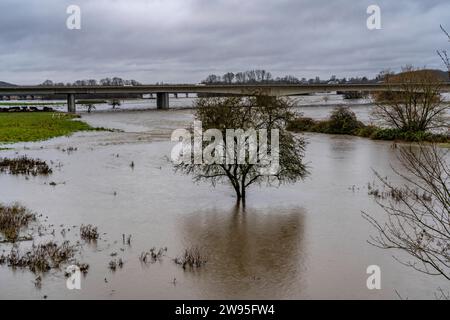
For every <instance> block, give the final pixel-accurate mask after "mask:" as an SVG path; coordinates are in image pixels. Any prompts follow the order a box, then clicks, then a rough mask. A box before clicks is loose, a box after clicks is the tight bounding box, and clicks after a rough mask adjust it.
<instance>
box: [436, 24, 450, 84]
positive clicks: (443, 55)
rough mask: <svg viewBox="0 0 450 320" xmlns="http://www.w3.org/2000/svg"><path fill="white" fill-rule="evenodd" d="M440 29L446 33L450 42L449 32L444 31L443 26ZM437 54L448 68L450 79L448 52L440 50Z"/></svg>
mask: <svg viewBox="0 0 450 320" xmlns="http://www.w3.org/2000/svg"><path fill="white" fill-rule="evenodd" d="M440 27H441V30H442V32H444V33H445V35H446V36H447V38H448V41H449V42H450V34H449V33H448V32H447V30H445V29H444V27H443V26H440ZM437 54H438V55H439V57H441V59H442V61H443V62H444V64H445V66H446V67H447V71H448V76H449V78H450V57H449V56H448V53H447V50H438V51H437Z"/></svg>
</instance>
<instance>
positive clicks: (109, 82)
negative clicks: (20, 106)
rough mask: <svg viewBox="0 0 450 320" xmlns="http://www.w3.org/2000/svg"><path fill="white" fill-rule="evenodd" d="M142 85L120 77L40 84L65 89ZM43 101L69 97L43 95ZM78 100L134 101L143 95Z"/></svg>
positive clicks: (91, 95)
mask: <svg viewBox="0 0 450 320" xmlns="http://www.w3.org/2000/svg"><path fill="white" fill-rule="evenodd" d="M139 85H141V83H140V82H138V81H136V80H124V79H122V78H119V77H114V78H104V79H101V80H98V81H97V80H95V79H86V80H77V81H75V82H72V83H70V82H68V83H63V82H53V81H52V80H46V81H44V82H43V83H41V84H40V86H47V87H49V86H65V87H71V86H86V87H87V86H139ZM41 98H42V99H44V100H59V99H66V98H67V97H66V96H65V95H49V96H46V95H42V96H41ZM77 98H78V99H112V98H118V99H134V98H142V95H141V94H138V93H120V94H118V93H115V94H78V95H77Z"/></svg>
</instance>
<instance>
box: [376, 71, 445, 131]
mask: <svg viewBox="0 0 450 320" xmlns="http://www.w3.org/2000/svg"><path fill="white" fill-rule="evenodd" d="M442 81H443V79H441V78H440V77H439V76H438V75H437V74H436V72H434V71H432V70H413V69H412V68H411V67H407V68H405V69H404V71H403V72H401V73H399V74H396V75H391V76H389V77H388V78H387V79H386V80H385V83H386V84H388V85H390V86H389V89H388V90H387V91H386V92H380V93H377V94H375V95H374V98H375V103H376V106H375V108H374V109H373V112H372V114H373V116H374V118H375V119H377V120H380V121H381V122H382V123H383V124H385V125H387V126H389V127H392V128H395V129H399V130H401V131H404V132H408V131H409V132H418V131H427V130H430V129H436V128H443V127H448V123H447V122H446V121H445V116H446V111H447V110H448V108H449V106H448V104H446V103H443V102H442V97H441V94H440V89H441V85H442Z"/></svg>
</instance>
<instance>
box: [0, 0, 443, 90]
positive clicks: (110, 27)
mask: <svg viewBox="0 0 450 320" xmlns="http://www.w3.org/2000/svg"><path fill="white" fill-rule="evenodd" d="M70 4H78V5H79V6H80V7H81V10H82V30H79V31H73V30H67V29H66V28H65V21H66V18H67V14H66V8H67V6H68V5H70ZM370 4H378V5H379V6H380V7H381V10H382V27H383V29H382V30H376V31H369V30H367V28H366V19H367V14H366V8H367V6H368V5H370ZM0 12H1V19H0V80H2V81H10V82H16V83H26V84H31V83H39V82H42V81H43V80H45V79H47V78H51V79H53V80H55V81H73V80H75V79H79V78H101V77H104V76H113V75H117V76H121V77H124V78H135V79H137V80H139V81H141V82H146V83H153V82H156V81H165V82H196V81H199V80H201V79H202V78H204V77H205V76H206V75H207V74H209V73H223V72H225V71H229V70H230V71H239V70H246V69H249V68H265V69H267V70H270V71H272V72H273V73H274V74H275V75H284V74H293V75H295V76H298V77H313V76H315V75H319V76H321V77H323V78H326V77H329V76H330V75H331V74H336V75H338V76H342V77H343V76H354V75H370V76H372V75H374V74H376V73H378V71H380V70H382V69H385V68H392V69H398V68H400V66H402V65H405V64H413V65H416V66H427V67H430V68H442V65H441V64H440V61H439V57H437V55H436V54H435V50H436V49H440V48H445V47H446V46H448V43H446V39H445V37H444V36H443V35H442V34H441V33H440V30H439V24H440V23H442V24H444V25H445V24H446V23H448V21H449V20H450V19H449V18H450V3H449V2H448V1H446V0H432V1H421V0H400V1H389V0H379V1H375V0H362V1H361V0H334V1H327V2H324V1H313V0H246V1H242V0H241V1H238V0H133V1H127V0H70V1H68V0H40V1H33V0H2V1H1V2H0ZM448 28H449V29H450V25H448Z"/></svg>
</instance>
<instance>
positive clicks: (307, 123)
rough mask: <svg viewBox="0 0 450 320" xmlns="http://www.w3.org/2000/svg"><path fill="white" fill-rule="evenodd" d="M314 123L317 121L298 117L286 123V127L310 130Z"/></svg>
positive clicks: (296, 129) (292, 129) (291, 129)
mask: <svg viewBox="0 0 450 320" xmlns="http://www.w3.org/2000/svg"><path fill="white" fill-rule="evenodd" d="M316 124H317V121H315V120H313V119H311V118H303V117H299V118H297V119H294V120H292V121H290V122H289V123H288V125H287V129H288V130H290V131H311V130H312V129H313V128H314V126H315V125H316Z"/></svg>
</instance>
